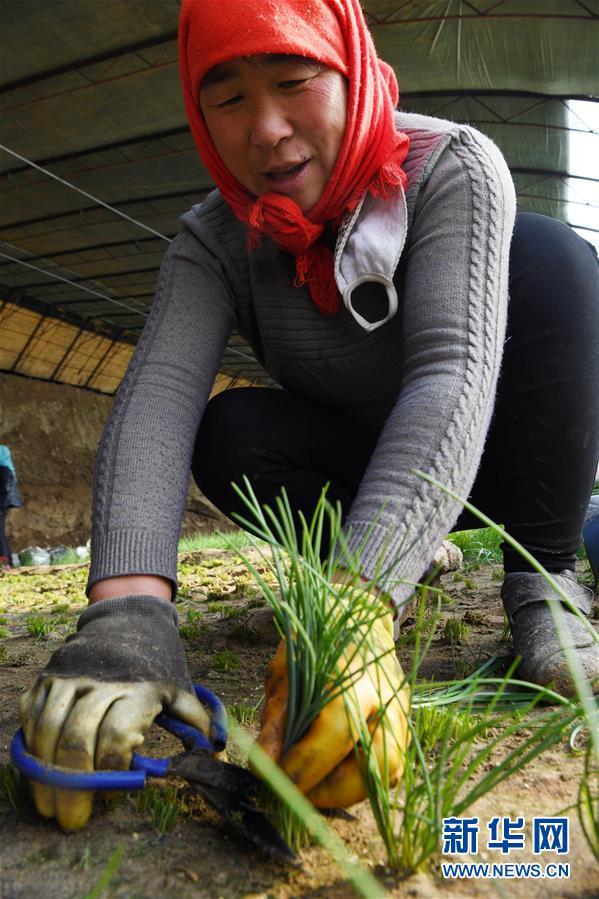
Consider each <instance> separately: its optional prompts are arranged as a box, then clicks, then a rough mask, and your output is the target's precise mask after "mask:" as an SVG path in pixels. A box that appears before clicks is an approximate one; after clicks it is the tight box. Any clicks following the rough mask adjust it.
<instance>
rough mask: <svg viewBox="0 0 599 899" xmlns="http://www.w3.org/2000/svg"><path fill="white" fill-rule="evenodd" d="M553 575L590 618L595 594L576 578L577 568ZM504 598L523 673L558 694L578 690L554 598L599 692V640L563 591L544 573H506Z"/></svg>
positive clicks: (587, 674)
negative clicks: (557, 621)
mask: <svg viewBox="0 0 599 899" xmlns="http://www.w3.org/2000/svg"><path fill="white" fill-rule="evenodd" d="M553 577H554V578H555V580H556V581H557V583H558V584H559V586H560V587H561V588H562V589H563V590H564V592H565V593H566V595H567V596H568V597H569V599H570V601H571V602H572V603H573V604H574V605H575V606H576V607H577V608H578V609H580V611H581V612H582V613H583V615H584V616H585V617H587V618H588V617H589V615H590V613H591V605H592V601H593V594H592V593H591V591H590V590H589V589H588V588H587V587H583V586H582V585H581V584H578V583H577V582H576V576H575V575H574V574H573V572H571V571H562V573H561V574H554V575H553ZM501 598H502V600H503V606H504V608H505V611H506V614H507V617H508V619H509V622H510V627H511V629H512V640H513V644H514V655H516V656H520V657H521V659H522V661H521V662H520V665H519V668H518V677H520V678H522V680H527V681H530V682H531V683H533V684H539V685H540V686H543V687H545V686H551V687H553V689H554V690H556V691H557V692H558V693H562V694H563V695H564V696H570V695H572V694H573V693H575V686H574V681H573V678H572V674H571V672H570V668H569V666H568V662H567V660H566V657H565V655H564V652H563V649H562V644H561V642H560V639H559V636H558V634H557V631H556V627H555V623H554V619H553V614H552V612H551V609H550V608H549V603H555V604H558V605H561V608H562V611H563V612H564V613H565V614H564V625H565V626H566V627H567V629H568V638H567V639H568V645H569V646H571V647H572V648H573V649H575V650H576V655H577V657H578V661H579V663H580V667H581V668H582V671H583V673H584V676H585V677H586V679H587V680H588V682H589V684H590V685H591V686H592V688H593V689H594V690H595V691H597V692H599V643H597V642H596V641H594V640H593V637H592V635H591V634H590V633H589V632H588V630H587V629H586V627H585V626H584V625H583V623H582V622H581V621H580V620H579V619H578V618H577V616H576V615H574V613H573V612H570V610H569V609H568V608H567V607H566V606H565V604H564V603H563V602H562V599H561V597H560V596H559V594H558V593H557V592H556V591H555V590H553V588H552V587H550V586H549V584H548V583H547V581H546V580H545V579H544V577H543V576H542V575H540V574H536V573H533V572H530V573H529V572H514V573H512V574H506V576H505V579H504V582H503V587H502V588H501Z"/></svg>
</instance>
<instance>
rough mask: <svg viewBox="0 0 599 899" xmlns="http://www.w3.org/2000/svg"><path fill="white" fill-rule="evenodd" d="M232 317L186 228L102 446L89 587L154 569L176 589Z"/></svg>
mask: <svg viewBox="0 0 599 899" xmlns="http://www.w3.org/2000/svg"><path fill="white" fill-rule="evenodd" d="M234 324H235V301H234V297H233V291H232V288H231V286H230V280H229V279H228V278H227V273H226V271H225V266H224V265H223V263H222V262H221V261H220V260H219V259H218V258H217V255H216V253H215V252H214V251H210V250H209V249H208V248H207V247H206V246H205V245H203V244H202V242H201V241H200V240H198V238H197V235H194V234H193V233H191V231H189V230H186V231H184V232H182V233H181V234H179V235H178V237H176V238H175V240H174V241H173V243H172V244H171V246H170V247H169V249H168V251H167V253H166V255H165V257H164V260H163V262H162V265H161V268H160V274H159V278H158V282H157V288H156V296H155V300H154V303H153V305H152V309H151V312H150V315H149V317H148V319H147V322H146V325H145V327H144V330H143V332H142V335H141V338H140V340H139V342H138V344H137V346H136V349H135V352H134V354H133V357H132V359H131V363H130V365H129V368H128V370H127V373H126V375H125V377H124V379H123V382H122V384H121V386H120V388H119V391H118V393H117V396H116V400H115V404H114V407H113V410H112V413H111V416H110V419H109V421H108V424H107V426H106V428H105V430H104V433H103V436H102V439H101V441H100V445H99V448H98V455H97V458H96V467H95V473H94V500H93V510H92V552H91V556H92V562H91V568H90V574H89V581H88V590H89V588H90V587H91V586H92V585H93V584H94V583H95V582H96V581H98V580H100V579H102V578H105V577H115V576H117V575H125V574H151V575H158V576H162V577H165V578H168V579H169V580H170V581H171V582H172V583H173V590H174V591H176V584H177V573H176V571H177V544H178V539H179V533H180V528H181V521H182V518H183V513H184V510H185V501H186V496H187V488H188V482H189V471H190V464H191V456H192V452H193V446H194V441H195V435H196V432H197V429H198V425H199V423H200V420H201V417H202V414H203V411H204V408H205V406H206V403H207V401H208V397H209V395H210V390H211V388H212V385H213V383H214V379H215V376H216V373H217V369H218V365H219V363H220V360H221V357H222V355H223V352H224V349H225V346H226V343H227V340H228V338H229V334H230V331H231V328H232V327H233V326H234Z"/></svg>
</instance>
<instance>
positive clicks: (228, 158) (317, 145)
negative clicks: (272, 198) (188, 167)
mask: <svg viewBox="0 0 599 899" xmlns="http://www.w3.org/2000/svg"><path fill="white" fill-rule="evenodd" d="M200 109H201V111H202V114H203V116H204V120H205V122H206V127H207V128H208V131H209V132H210V136H211V137H212V140H213V142H214V145H215V147H216V149H217V151H218V153H219V155H220V158H221V159H222V161H223V163H224V164H225V165H226V166H227V168H228V169H229V171H230V172H231V174H232V175H234V176H235V178H237V180H238V181H239V182H240V183H241V184H243V186H244V187H245V188H246V189H247V190H248V191H249V192H250V193H252V194H254V195H255V196H257V197H259V196H261V195H262V194H266V193H273V192H274V193H279V194H283V195H284V196H286V197H289V198H290V199H292V200H295V202H296V203H297V204H298V206H299V207H300V208H301V210H302V212H304V213H306V212H309V211H310V209H312V208H313V207H314V206H315V205H316V203H317V202H318V200H319V199H320V196H321V194H322V192H323V190H324V188H325V186H326V184H327V181H328V179H329V177H330V175H331V172H332V170H333V166H334V165H335V161H336V159H337V155H338V153H339V149H340V147H341V142H342V140H343V134H344V131H345V123H346V117H347V88H346V80H345V78H344V77H343V75H341V73H340V72H337V71H336V70H334V69H330V68H327V67H326V66H321V65H320V64H319V63H315V62H314V61H312V60H309V59H303V58H301V57H297V56H283V55H278V54H276V55H275V54H272V55H270V54H269V55H262V56H253V57H250V58H245V59H244V58H240V57H238V58H236V59H233V60H231V61H230V62H226V63H222V64H221V65H218V66H215V67H214V68H213V69H211V70H210V72H208V74H207V75H206V76H205V77H204V80H203V81H202V84H201V87H200Z"/></svg>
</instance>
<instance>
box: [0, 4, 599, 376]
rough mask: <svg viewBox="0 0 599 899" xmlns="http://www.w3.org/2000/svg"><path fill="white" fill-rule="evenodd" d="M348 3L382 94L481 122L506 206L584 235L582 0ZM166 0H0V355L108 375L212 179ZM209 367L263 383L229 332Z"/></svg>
mask: <svg viewBox="0 0 599 899" xmlns="http://www.w3.org/2000/svg"><path fill="white" fill-rule="evenodd" d="M364 6H365V10H366V13H367V16H368V20H369V22H370V25H371V28H372V31H373V34H374V36H375V41H376V44H377V47H378V49H379V52H380V55H381V56H382V57H383V58H385V59H387V60H388V61H389V62H391V63H392V64H393V66H394V68H395V70H396V72H397V75H398V78H399V82H400V87H401V92H402V97H401V106H402V108H404V109H406V110H410V111H416V112H422V113H426V114H430V115H436V116H441V117H444V118H449V119H453V120H456V121H462V122H468V123H470V124H472V125H474V126H475V127H478V128H480V129H481V130H482V131H484V132H486V133H487V134H489V135H490V136H491V137H492V138H493V139H494V140H495V141H496V143H497V144H498V145H499V146H500V147H501V149H502V151H503V153H504V155H505V157H506V159H507V161H508V164H509V166H510V169H511V171H512V174H513V177H514V180H515V183H516V188H517V192H518V201H519V208H520V209H521V210H533V211H538V212H543V213H546V214H548V215H553V216H555V217H557V218H560V219H562V220H563V221H566V222H568V223H569V224H571V225H572V226H574V227H577V228H579V229H582V230H581V233H583V234H584V236H586V237H587V238H590V239H593V238H595V239H596V238H597V236H598V232H599V224H598V222H597V218H598V213H597V208H598V206H599V198H598V196H597V194H598V191H599V188H598V184H599V178H598V177H597V170H596V160H597V159H598V158H599V147H598V146H597V143H598V138H597V130H598V124H597V110H598V108H599V107H598V106H597V104H596V102H594V101H596V99H597V97H598V96H599V84H598V75H597V73H598V71H599V68H598V66H597V25H598V20H599V2H598V0H430V2H406V0H394V2H393V0H368V2H366V3H365V4H364ZM179 7H180V4H179V2H178V0H160V2H155V0H128V2H126V3H110V4H106V3H98V2H94V0H53V2H51V3H40V2H39V0H0V24H1V25H2V32H1V37H0V50H1V51H2V64H1V68H0V107H1V108H0V145H1V147H2V149H0V191H1V194H0V199H1V217H0V329H1V330H0V333H2V347H1V351H0V368H1V369H2V370H4V371H12V372H15V373H19V374H21V375H25V376H30V377H41V378H45V379H49V380H55V381H63V382H67V383H72V384H77V385H79V386H84V387H88V388H92V389H96V390H101V391H103V392H108V393H111V392H113V391H114V390H115V389H116V387H117V386H118V383H119V381H120V378H121V377H122V374H123V371H124V369H125V367H126V364H127V361H128V359H129V357H130V354H131V351H132V348H133V346H134V345H135V342H136V340H137V338H138V336H139V333H140V331H141V329H142V327H143V324H144V321H145V318H146V316H147V314H148V309H149V307H150V304H151V302H152V298H153V293H154V287H155V282H156V276H157V271H158V267H159V264H160V260H161V258H162V256H163V254H164V251H165V249H166V247H167V245H168V242H169V241H170V240H171V239H172V238H173V237H174V236H175V235H176V234H177V232H178V230H179V227H180V225H179V218H180V216H181V215H182V214H183V213H184V212H185V211H186V210H187V209H189V207H190V206H191V205H192V204H193V203H196V202H198V201H199V200H200V199H201V198H202V197H203V196H205V194H206V193H207V192H208V191H209V190H210V189H211V187H212V185H211V182H210V178H209V177H208V175H207V173H206V172H205V170H204V168H203V167H202V164H201V163H200V161H199V159H198V156H197V153H196V151H195V148H194V145H193V142H192V139H191V136H190V133H189V129H188V127H187V123H186V119H185V115H184V111H183V104H182V99H181V93H180V88H179V81H178V70H177V44H176V32H177V19H178V13H179ZM593 147H594V149H593ZM592 166H594V167H595V168H594V169H593V168H592ZM221 372H222V374H223V375H226V376H228V377H229V378H232V379H238V378H243V380H244V382H247V381H249V382H259V383H267V382H268V378H267V375H266V373H265V372H264V371H263V370H262V368H261V367H260V365H259V364H258V362H257V361H256V360H255V359H254V357H253V355H252V352H251V350H250V348H249V347H248V346H247V344H246V343H245V341H244V340H243V339H242V338H241V337H240V335H238V334H233V336H232V338H231V341H230V343H229V346H228V348H227V351H226V353H225V356H224V358H223V361H222V368H221Z"/></svg>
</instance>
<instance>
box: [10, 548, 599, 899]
mask: <svg viewBox="0 0 599 899" xmlns="http://www.w3.org/2000/svg"><path fill="white" fill-rule="evenodd" d="M179 570H180V580H181V590H180V596H179V601H178V603H177V607H178V610H179V616H180V623H181V626H182V634H183V637H184V642H185V646H186V650H187V656H188V660H189V666H190V671H191V675H192V677H193V679H194V680H195V681H201V682H202V683H204V684H205V685H206V686H207V687H209V688H210V689H211V690H213V691H214V692H216V693H217V694H218V695H219V696H220V697H221V699H222V700H223V702H224V703H225V704H226V705H227V706H228V707H229V708H231V709H232V712H233V714H234V715H235V717H237V718H238V719H239V720H241V721H242V723H243V724H244V726H245V727H246V728H247V729H248V730H250V731H251V732H253V733H255V732H256V730H257V723H258V718H259V708H260V703H261V700H262V684H263V680H264V673H265V668H266V664H267V662H268V660H269V659H270V657H271V656H272V654H273V651H274V647H275V645H276V643H277V638H276V634H275V633H274V629H273V628H272V625H271V624H269V621H268V615H267V614H265V611H264V606H263V602H262V600H261V598H260V595H259V593H258V591H257V589H256V587H255V586H254V584H253V581H252V579H251V577H249V575H248V572H247V571H246V569H245V568H244V566H243V565H242V564H240V563H239V559H238V557H237V555H236V553H235V552H233V551H222V550H204V551H201V552H193V553H186V554H183V555H182V556H181V557H180V565H179ZM581 570H583V567H582V563H581ZM86 577H87V566H85V565H79V566H55V567H51V568H43V569H42V568H31V569H20V570H18V571H17V572H14V573H13V572H8V573H6V574H4V575H3V576H2V577H1V579H0V688H1V692H2V704H1V710H0V766H5V765H7V764H8V749H9V743H10V739H11V737H12V735H13V734H14V732H15V731H16V729H17V727H18V726H19V724H18V713H17V705H18V699H19V696H20V695H21V693H22V692H23V691H24V690H26V689H27V688H28V687H29V686H30V685H31V683H32V682H33V680H34V678H35V676H36V674H37V672H38V671H39V670H40V668H42V667H43V665H44V664H45V662H46V661H47V659H48V657H49V656H50V654H51V653H52V651H53V650H54V649H55V648H56V646H57V645H59V643H60V642H61V641H62V640H63V639H64V637H65V635H66V634H68V633H69V632H70V631H72V629H73V628H74V623H75V621H76V618H77V615H78V614H79V612H80V611H81V610H82V608H83V607H84V606H85V604H86V600H85V596H84V586H85V581H86ZM500 583H501V571H500V569H497V568H496V567H481V568H479V569H476V570H474V571H469V572H467V573H457V574H455V575H447V576H445V577H444V578H443V583H442V586H443V589H444V591H445V593H446V595H447V601H446V602H445V604H444V610H443V619H444V620H446V619H450V618H453V619H459V620H460V621H463V622H464V621H465V622H466V624H467V625H468V628H467V629H466V632H465V633H463V634H462V636H461V642H454V643H452V642H451V641H448V638H447V637H444V636H443V633H444V626H443V625H444V621H443V620H442V622H441V626H440V627H439V629H438V631H437V636H436V637H435V639H434V641H433V644H432V647H431V651H430V653H429V655H428V657H427V659H426V661H425V663H424V665H423V668H422V677H426V678H427V679H428V678H434V679H437V680H441V679H445V678H448V677H456V676H463V675H464V674H467V673H469V672H471V671H473V670H474V669H475V668H477V667H478V666H479V665H480V664H481V663H482V662H483V661H485V660H486V659H488V658H489V657H490V656H492V655H500V656H506V658H507V657H509V652H510V645H509V643H508V642H506V641H505V639H502V633H503V613H502V609H501V604H500V599H499V587H500ZM403 661H404V662H406V658H405V657H404V658H403ZM178 748H179V744H178V743H177V742H176V741H174V740H173V738H171V737H170V736H169V735H166V734H164V733H162V732H161V731H160V730H158V729H157V728H154V729H153V730H152V732H151V734H150V735H149V737H148V739H147V741H146V750H147V751H148V752H149V753H154V754H159V753H163V754H165V753H168V752H172V751H177V750H178ZM231 756H232V758H233V760H238V758H236V754H235V749H234V748H233V749H232V751H231ZM581 769H582V763H581V759H580V757H578V756H574V755H573V754H572V753H571V752H570V750H569V748H568V744H567V741H566V739H565V737H564V741H563V743H562V744H561V745H558V746H556V747H554V748H553V749H551V750H550V751H548V752H547V753H545V754H544V755H543V756H541V757H540V758H539V759H537V760H536V761H535V762H533V763H532V764H531V765H530V766H529V767H527V768H526V769H524V770H523V771H522V772H520V773H519V774H517V775H515V776H514V777H513V778H512V779H510V780H509V781H508V782H507V783H504V784H502V785H501V786H500V787H498V788H497V789H496V790H495V791H493V792H492V793H490V794H488V795H487V796H486V797H484V798H483V799H482V800H480V801H479V802H478V803H477V804H476V805H475V806H473V807H472V808H471V809H470V810H468V811H467V812H466V813H465V814H467V815H468V816H473V815H478V817H479V820H480V822H481V845H482V846H483V848H482V849H481V851H480V852H479V855H478V856H477V857H476V858H475V859H473V860H474V861H479V862H480V861H490V862H505V861H510V862H513V861H516V862H533V861H537V862H538V861H540V862H541V863H542V864H547V863H551V862H568V863H569V865H570V877H569V879H568V880H557V879H556V880H553V879H544V880H537V881H535V880H530V879H528V880H526V879H521V880H518V879H511V880H503V881H501V882H499V881H497V882H496V883H495V885H493V884H492V883H491V882H490V881H485V880H470V881H468V880H448V881H443V880H442V879H441V878H440V869H439V864H438V862H439V859H437V860H436V861H435V862H434V863H433V864H432V866H431V869H430V870H429V872H428V873H421V874H418V875H415V876H413V877H410V878H408V879H405V880H400V879H397V878H396V877H395V876H393V875H392V874H390V872H388V871H387V870H386V869H385V866H384V850H383V847H382V843H381V842H380V839H379V837H378V835H377V832H376V828H375V826H374V822H373V819H372V816H371V813H370V810H369V807H368V805H367V804H366V803H362V804H361V805H359V806H356V807H354V808H353V809H352V810H351V811H352V815H353V818H352V819H351V820H343V819H341V818H334V819H328V820H329V824H330V825H331V826H332V827H333V828H334V829H335V830H336V831H337V832H338V833H339V835H340V836H341V837H342V838H343V839H344V840H345V841H346V844H347V845H348V848H349V849H350V852H351V853H352V855H354V856H355V857H356V858H357V859H359V860H360V861H361V862H362V864H364V865H365V866H368V867H370V868H371V869H372V870H373V871H374V873H375V874H376V875H377V877H378V878H379V879H380V880H381V882H382V883H383V884H384V886H385V888H386V889H387V890H388V892H389V895H390V896H393V897H442V899H446V897H447V899H449V897H487V896H495V895H498V896H505V897H512V896H514V897H537V896H538V897H541V896H543V897H545V896H555V897H563V899H566V897H578V899H591V897H597V896H599V869H598V866H597V863H596V861H595V860H594V859H593V856H592V855H591V852H590V849H589V847H588V845H587V843H586V842H585V840H584V837H583V835H582V832H581V829H580V826H579V823H578V818H577V814H576V810H575V808H570V807H571V806H573V804H574V803H575V800H576V793H577V789H578V783H579V780H580V776H581ZM5 776H6V775H5ZM178 786H179V794H178V796H179V799H178V804H179V807H180V811H179V816H178V818H177V821H176V823H175V826H174V828H173V829H172V830H171V831H170V832H168V833H166V834H160V833H159V832H158V831H157V830H156V828H155V826H154V825H153V824H152V821H151V817H150V815H149V813H148V812H147V811H145V812H141V811H137V806H138V803H136V798H135V795H134V794H124V795H121V796H119V797H117V798H116V799H114V800H111V801H110V802H109V803H107V804H106V803H104V802H102V801H99V800H98V801H97V803H96V810H95V814H94V817H93V819H92V821H91V822H90V823H89V824H88V826H87V827H86V828H84V829H83V830H82V831H79V832H77V833H75V834H71V835H69V836H65V835H64V834H62V833H61V832H60V831H59V830H58V828H57V827H56V825H55V824H54V823H53V822H49V821H44V820H42V819H41V818H39V817H38V816H37V815H36V814H35V812H34V810H33V808H32V806H31V803H30V801H29V800H28V798H27V794H26V793H25V792H24V791H22V792H21V793H20V794H19V797H18V802H17V806H18V807H17V808H16V809H14V808H13V807H12V806H11V804H10V802H9V801H8V797H7V791H6V789H5V788H3V786H2V782H0V897H2V899H38V897H39V899H42V897H43V899H58V897H60V899H69V897H85V896H87V895H88V893H89V892H90V891H91V890H92V888H93V886H94V885H95V884H96V883H97V881H98V880H99V878H100V876H101V875H102V872H103V871H104V870H105V869H106V866H107V864H108V861H109V859H110V858H111V856H112V855H113V853H114V851H115V849H116V848H117V847H119V846H120V847H122V848H123V856H122V859H121V862H120V864H119V865H118V868H117V869H116V870H115V872H114V874H113V876H112V878H111V879H110V881H109V883H108V885H107V886H106V888H105V889H104V891H103V892H102V893H101V895H102V896H105V897H127V899H136V897H139V899H142V897H144V899H145V897H162V896H170V895H177V897H178V899H186V897H209V899H218V897H223V899H229V897H244V899H259V897H260V899H267V897H272V899H290V897H314V899H316V897H334V899H344V897H353V896H355V895H356V894H355V892H354V891H353V889H352V888H351V887H350V886H349V885H348V884H347V883H346V881H345V879H344V877H343V876H342V875H341V873H340V872H339V870H338V868H337V867H336V865H335V864H334V863H333V862H332V861H331V859H330V858H329V857H328V856H327V855H326V854H325V853H324V852H323V851H321V850H320V849H319V848H318V847H316V846H314V847H311V848H309V849H307V850H305V851H304V852H303V853H302V865H301V868H300V869H286V868H283V867H281V866H280V865H278V864H276V863H274V862H272V861H270V860H269V859H268V858H266V857H265V856H264V855H262V854H261V853H260V852H259V851H258V850H256V849H253V848H252V847H251V846H248V845H246V844H245V843H244V841H243V840H242V839H241V838H240V837H238V836H236V835H235V834H233V833H230V832H227V831H224V830H223V828H222V827H221V825H220V823H219V821H218V820H217V818H216V816H215V815H214V813H213V812H211V811H210V810H208V809H207V808H206V806H204V805H203V803H202V802H201V800H199V799H197V798H196V797H194V796H192V794H191V792H190V790H189V789H188V788H187V787H186V786H185V785H184V784H178ZM560 813H563V814H565V815H568V816H569V818H570V851H569V854H568V855H567V856H559V857H558V856H556V855H555V854H553V853H551V854H548V855H547V856H546V857H541V858H539V857H538V856H536V857H535V856H533V854H532V850H531V848H530V847H529V846H528V845H527V846H525V848H524V849H523V850H519V851H514V852H512V853H511V854H510V855H509V856H502V854H501V852H499V851H490V850H488V849H486V848H484V847H485V833H486V831H485V825H486V822H487V821H489V820H490V819H491V818H493V817H495V816H509V817H511V818H516V817H518V816H524V817H525V819H526V833H527V843H528V842H529V834H530V826H531V822H532V818H533V817H535V816H545V815H546V816H554V815H558V814H560ZM97 895H100V894H99V893H98V894H97Z"/></svg>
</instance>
